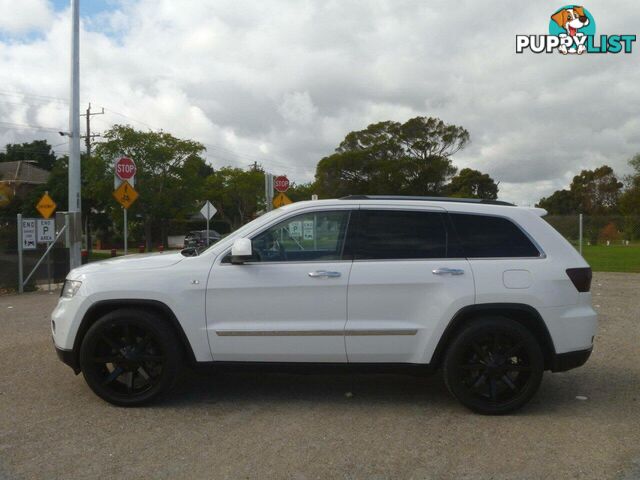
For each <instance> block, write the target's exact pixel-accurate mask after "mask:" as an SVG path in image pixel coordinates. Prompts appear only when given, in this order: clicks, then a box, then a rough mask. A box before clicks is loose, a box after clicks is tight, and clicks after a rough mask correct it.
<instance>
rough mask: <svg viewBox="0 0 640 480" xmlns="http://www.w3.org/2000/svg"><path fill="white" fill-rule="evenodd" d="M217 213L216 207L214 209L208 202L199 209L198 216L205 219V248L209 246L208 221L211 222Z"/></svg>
mask: <svg viewBox="0 0 640 480" xmlns="http://www.w3.org/2000/svg"><path fill="white" fill-rule="evenodd" d="M217 212H218V210H216V207H214V206H213V204H212V203H211V202H210V201H209V200H207V203H205V204H204V205H203V206H202V208H201V209H200V214H201V215H202V216H203V217H204V218H206V219H207V247H208V246H209V220H211V219H212V218H213V216H214V215H215V214H216V213H217Z"/></svg>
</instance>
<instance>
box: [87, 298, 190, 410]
mask: <svg viewBox="0 0 640 480" xmlns="http://www.w3.org/2000/svg"><path fill="white" fill-rule="evenodd" d="M181 364H182V349H181V345H180V342H179V340H178V338H177V336H176V335H175V333H174V331H173V329H172V328H171V326H170V325H169V324H168V323H167V322H166V321H165V320H164V319H163V318H161V317H159V316H157V315H154V314H152V313H149V312H145V311H143V310H137V309H121V310H115V311H113V312H110V313H108V314H106V315H105V316H103V317H102V318H100V319H99V320H98V321H97V322H96V323H94V324H93V325H92V326H91V327H90V328H89V330H88V331H87V333H86V335H85V336H84V338H83V340H82V345H81V347H80V367H81V369H82V373H83V375H84V378H85V381H86V382H87V384H88V385H89V387H90V388H91V390H93V391H94V392H95V394H96V395H98V396H99V397H100V398H102V399H104V400H106V401H107V402H109V403H112V404H114V405H119V406H123V407H135V406H139V405H144V404H147V403H149V402H151V401H152V400H154V399H156V398H157V397H159V396H160V395H162V394H164V393H166V392H167V391H168V390H170V389H171V387H173V385H174V383H175V381H176V379H177V376H178V373H179V372H180V368H181Z"/></svg>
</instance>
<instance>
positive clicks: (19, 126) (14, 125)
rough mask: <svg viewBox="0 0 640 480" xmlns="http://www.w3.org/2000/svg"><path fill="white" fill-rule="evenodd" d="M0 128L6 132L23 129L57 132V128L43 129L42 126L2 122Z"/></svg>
mask: <svg viewBox="0 0 640 480" xmlns="http://www.w3.org/2000/svg"><path fill="white" fill-rule="evenodd" d="M5 125H6V126H5ZM0 128H5V129H7V130H19V129H23V128H30V129H32V130H42V131H45V132H56V133H57V132H59V130H58V129H57V128H53V127H43V126H42V125H31V124H27V123H13V122H3V121H0Z"/></svg>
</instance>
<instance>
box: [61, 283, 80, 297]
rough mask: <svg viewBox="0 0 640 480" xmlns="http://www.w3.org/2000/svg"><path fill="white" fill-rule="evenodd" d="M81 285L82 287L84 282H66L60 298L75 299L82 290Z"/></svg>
mask: <svg viewBox="0 0 640 480" xmlns="http://www.w3.org/2000/svg"><path fill="white" fill-rule="evenodd" d="M80 285H82V282H78V281H77V280H65V281H64V285H63V286H62V292H61V293H60V296H61V297H64V298H71V297H73V296H74V295H75V294H76V293H77V292H78V290H79V289H80Z"/></svg>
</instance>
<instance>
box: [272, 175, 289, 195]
mask: <svg viewBox="0 0 640 480" xmlns="http://www.w3.org/2000/svg"><path fill="white" fill-rule="evenodd" d="M273 188H275V189H276V190H277V191H279V192H286V191H287V190H289V179H288V178H287V177H286V176H284V175H280V176H279V177H276V178H275V180H274V181H273Z"/></svg>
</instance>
